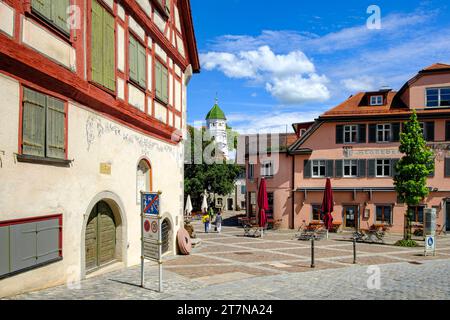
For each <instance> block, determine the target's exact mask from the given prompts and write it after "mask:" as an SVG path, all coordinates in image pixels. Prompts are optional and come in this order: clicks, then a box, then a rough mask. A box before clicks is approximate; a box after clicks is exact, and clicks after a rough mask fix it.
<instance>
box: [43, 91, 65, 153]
mask: <svg viewBox="0 0 450 320" xmlns="http://www.w3.org/2000/svg"><path fill="white" fill-rule="evenodd" d="M65 132H66V113H65V107H64V102H63V101H61V100H58V99H55V98H53V97H47V144H46V147H47V154H46V156H47V157H49V158H57V159H65V158H66V146H65Z"/></svg>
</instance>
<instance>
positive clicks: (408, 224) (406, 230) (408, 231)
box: [403, 206, 412, 240]
mask: <svg viewBox="0 0 450 320" xmlns="http://www.w3.org/2000/svg"><path fill="white" fill-rule="evenodd" d="M411 234H412V231H411V207H410V206H408V208H407V209H406V213H405V227H404V232H403V239H404V240H411Z"/></svg>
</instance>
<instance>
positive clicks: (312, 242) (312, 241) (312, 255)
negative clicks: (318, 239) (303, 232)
mask: <svg viewBox="0 0 450 320" xmlns="http://www.w3.org/2000/svg"><path fill="white" fill-rule="evenodd" d="M315 267H316V265H315V264H314V236H313V237H312V238H311V268H315Z"/></svg>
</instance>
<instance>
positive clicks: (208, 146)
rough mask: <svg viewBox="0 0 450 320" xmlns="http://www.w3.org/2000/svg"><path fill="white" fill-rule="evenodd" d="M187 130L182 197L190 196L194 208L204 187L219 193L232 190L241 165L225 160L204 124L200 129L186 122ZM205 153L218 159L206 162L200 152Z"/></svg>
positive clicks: (197, 206) (200, 199) (198, 203)
mask: <svg viewBox="0 0 450 320" xmlns="http://www.w3.org/2000/svg"><path fill="white" fill-rule="evenodd" d="M188 132H189V137H188V139H187V140H186V141H185V165H184V192H185V198H186V197H187V195H190V196H191V199H192V205H193V207H194V209H195V210H199V209H200V206H201V203H202V196H203V192H204V191H205V190H207V191H208V192H210V193H214V194H218V195H226V194H229V193H231V192H232V191H233V189H234V183H235V182H236V179H237V178H238V177H239V175H240V174H241V173H242V171H243V169H242V167H241V166H239V165H236V164H228V163H226V162H225V159H224V157H223V155H221V154H219V152H218V151H217V149H216V148H215V143H214V140H213V139H211V138H210V137H208V136H207V133H206V130H205V129H204V128H203V129H202V130H199V129H196V128H194V127H191V126H189V128H188ZM205 150H206V151H205ZM210 150H212V151H211V152H210ZM207 153H211V154H210V156H211V157H212V158H213V160H217V161H212V163H211V164H208V163H207V162H205V161H204V159H203V156H205V154H206V155H207ZM207 156H208V155H207ZM209 162H211V161H209ZM210 200H211V199H210Z"/></svg>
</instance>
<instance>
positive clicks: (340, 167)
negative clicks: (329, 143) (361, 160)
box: [335, 160, 344, 178]
mask: <svg viewBox="0 0 450 320" xmlns="http://www.w3.org/2000/svg"><path fill="white" fill-rule="evenodd" d="M335 168H336V169H335V170H336V178H342V177H343V176H344V160H336V163H335Z"/></svg>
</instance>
